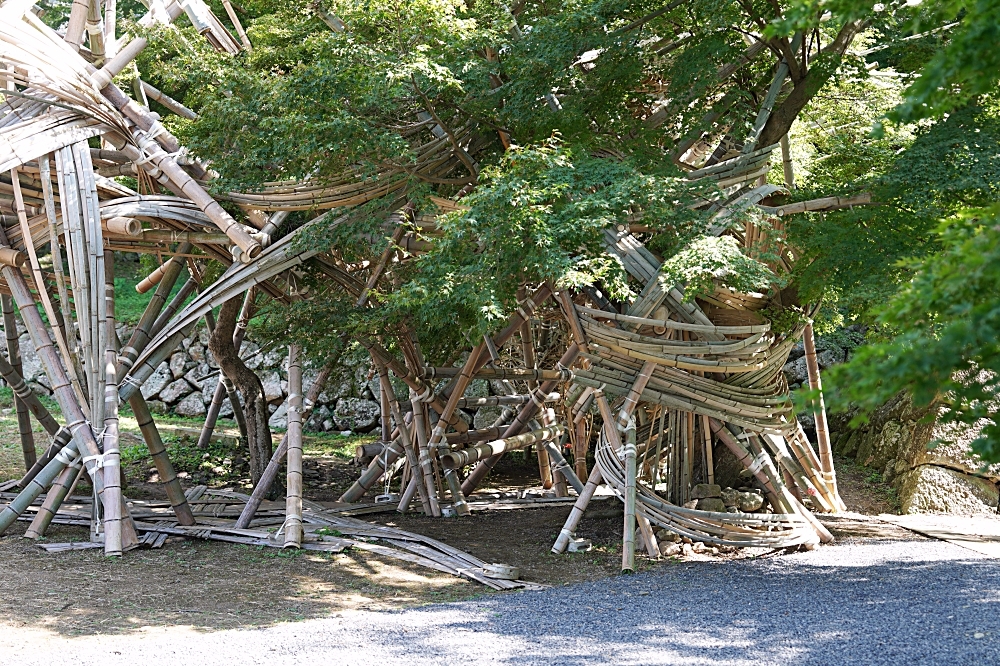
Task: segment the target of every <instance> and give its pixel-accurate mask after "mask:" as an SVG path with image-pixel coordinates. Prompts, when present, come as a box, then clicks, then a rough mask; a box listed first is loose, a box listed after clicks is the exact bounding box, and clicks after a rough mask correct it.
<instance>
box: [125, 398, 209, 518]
mask: <svg viewBox="0 0 1000 666" xmlns="http://www.w3.org/2000/svg"><path fill="white" fill-rule="evenodd" d="M128 404H129V406H130V407H131V408H132V413H133V414H134V415H135V420H136V421H137V422H138V423H139V431H140V432H141V433H142V438H143V439H144V440H146V447H147V448H148V449H149V454H150V456H152V458H153V464H154V465H156V473H157V475H158V476H159V477H160V483H161V484H163V488H164V490H166V492H167V500H168V501H169V502H170V506H171V508H173V510H174V515H175V516H177V522H179V523H180V524H181V525H194V524H195V520H194V515H193V514H192V513H191V507H190V506H188V501H187V498H186V497H185V496H184V490H183V489H182V488H181V484H180V481H179V480H178V479H177V474H176V472H175V471H174V466H173V465H172V464H171V462H170V458H169V456H167V450H166V447H164V446H163V439H162V438H161V437H160V431H159V430H158V429H157V428H156V422H155V421H153V415H152V414H151V413H150V412H149V406H148V405H147V404H146V399H145V398H143V397H142V394H141V393H138V392H137V393H134V394H133V395H132V397H131V398H129V400H128Z"/></svg>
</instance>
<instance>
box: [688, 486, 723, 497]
mask: <svg viewBox="0 0 1000 666" xmlns="http://www.w3.org/2000/svg"><path fill="white" fill-rule="evenodd" d="M721 496H722V487H721V486H719V485H718V484H715V483H699V484H698V485H696V486H695V487H694V488H693V489H692V490H691V499H705V498H707V497H721Z"/></svg>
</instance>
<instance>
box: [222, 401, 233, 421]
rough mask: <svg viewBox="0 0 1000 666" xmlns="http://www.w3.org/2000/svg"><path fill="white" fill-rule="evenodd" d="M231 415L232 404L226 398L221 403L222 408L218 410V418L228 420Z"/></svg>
mask: <svg viewBox="0 0 1000 666" xmlns="http://www.w3.org/2000/svg"><path fill="white" fill-rule="evenodd" d="M233 414H234V412H233V403H231V402H229V398H226V399H225V400H223V401H222V406H221V407H220V408H219V418H223V419H228V418H230V417H232V416H233Z"/></svg>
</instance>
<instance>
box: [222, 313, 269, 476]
mask: <svg viewBox="0 0 1000 666" xmlns="http://www.w3.org/2000/svg"><path fill="white" fill-rule="evenodd" d="M241 305H242V303H241V299H239V298H232V299H230V300H228V301H226V302H225V303H223V304H222V307H221V308H220V309H219V319H218V321H217V322H216V324H215V330H214V331H213V332H212V336H211V337H210V338H209V340H208V349H209V351H211V352H212V355H213V356H214V357H215V361H216V363H218V364H219V368H221V369H222V372H223V373H225V375H226V377H228V378H229V380H230V381H232V382H233V384H235V385H236V388H237V390H238V391H239V392H240V394H241V395H242V396H243V405H244V415H245V416H246V422H247V442H246V443H247V448H248V449H249V454H250V477H251V479H252V480H253V483H254V485H256V484H257V482H258V481H260V477H261V475H263V473H264V468H265V467H267V463H268V461H269V460H270V459H271V454H272V450H271V428H270V427H268V424H267V419H268V416H269V414H268V412H267V400H266V399H265V398H264V387H263V386H262V385H261V383H260V378H259V377H258V376H257V375H256V374H255V373H254V371H253V370H251V369H250V368H248V367H247V366H246V364H245V363H244V362H243V359H241V358H240V355H239V350H237V349H236V346H235V345H234V344H233V331H234V330H235V329H236V321H237V319H238V318H239V314H240V309H241Z"/></svg>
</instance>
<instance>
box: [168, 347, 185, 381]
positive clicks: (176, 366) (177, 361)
mask: <svg viewBox="0 0 1000 666" xmlns="http://www.w3.org/2000/svg"><path fill="white" fill-rule="evenodd" d="M186 362H187V356H185V355H184V353H183V352H174V353H173V355H171V357H170V374H171V375H172V376H173V378H174V379H180V378H181V377H183V376H184V364H185V363H186Z"/></svg>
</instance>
